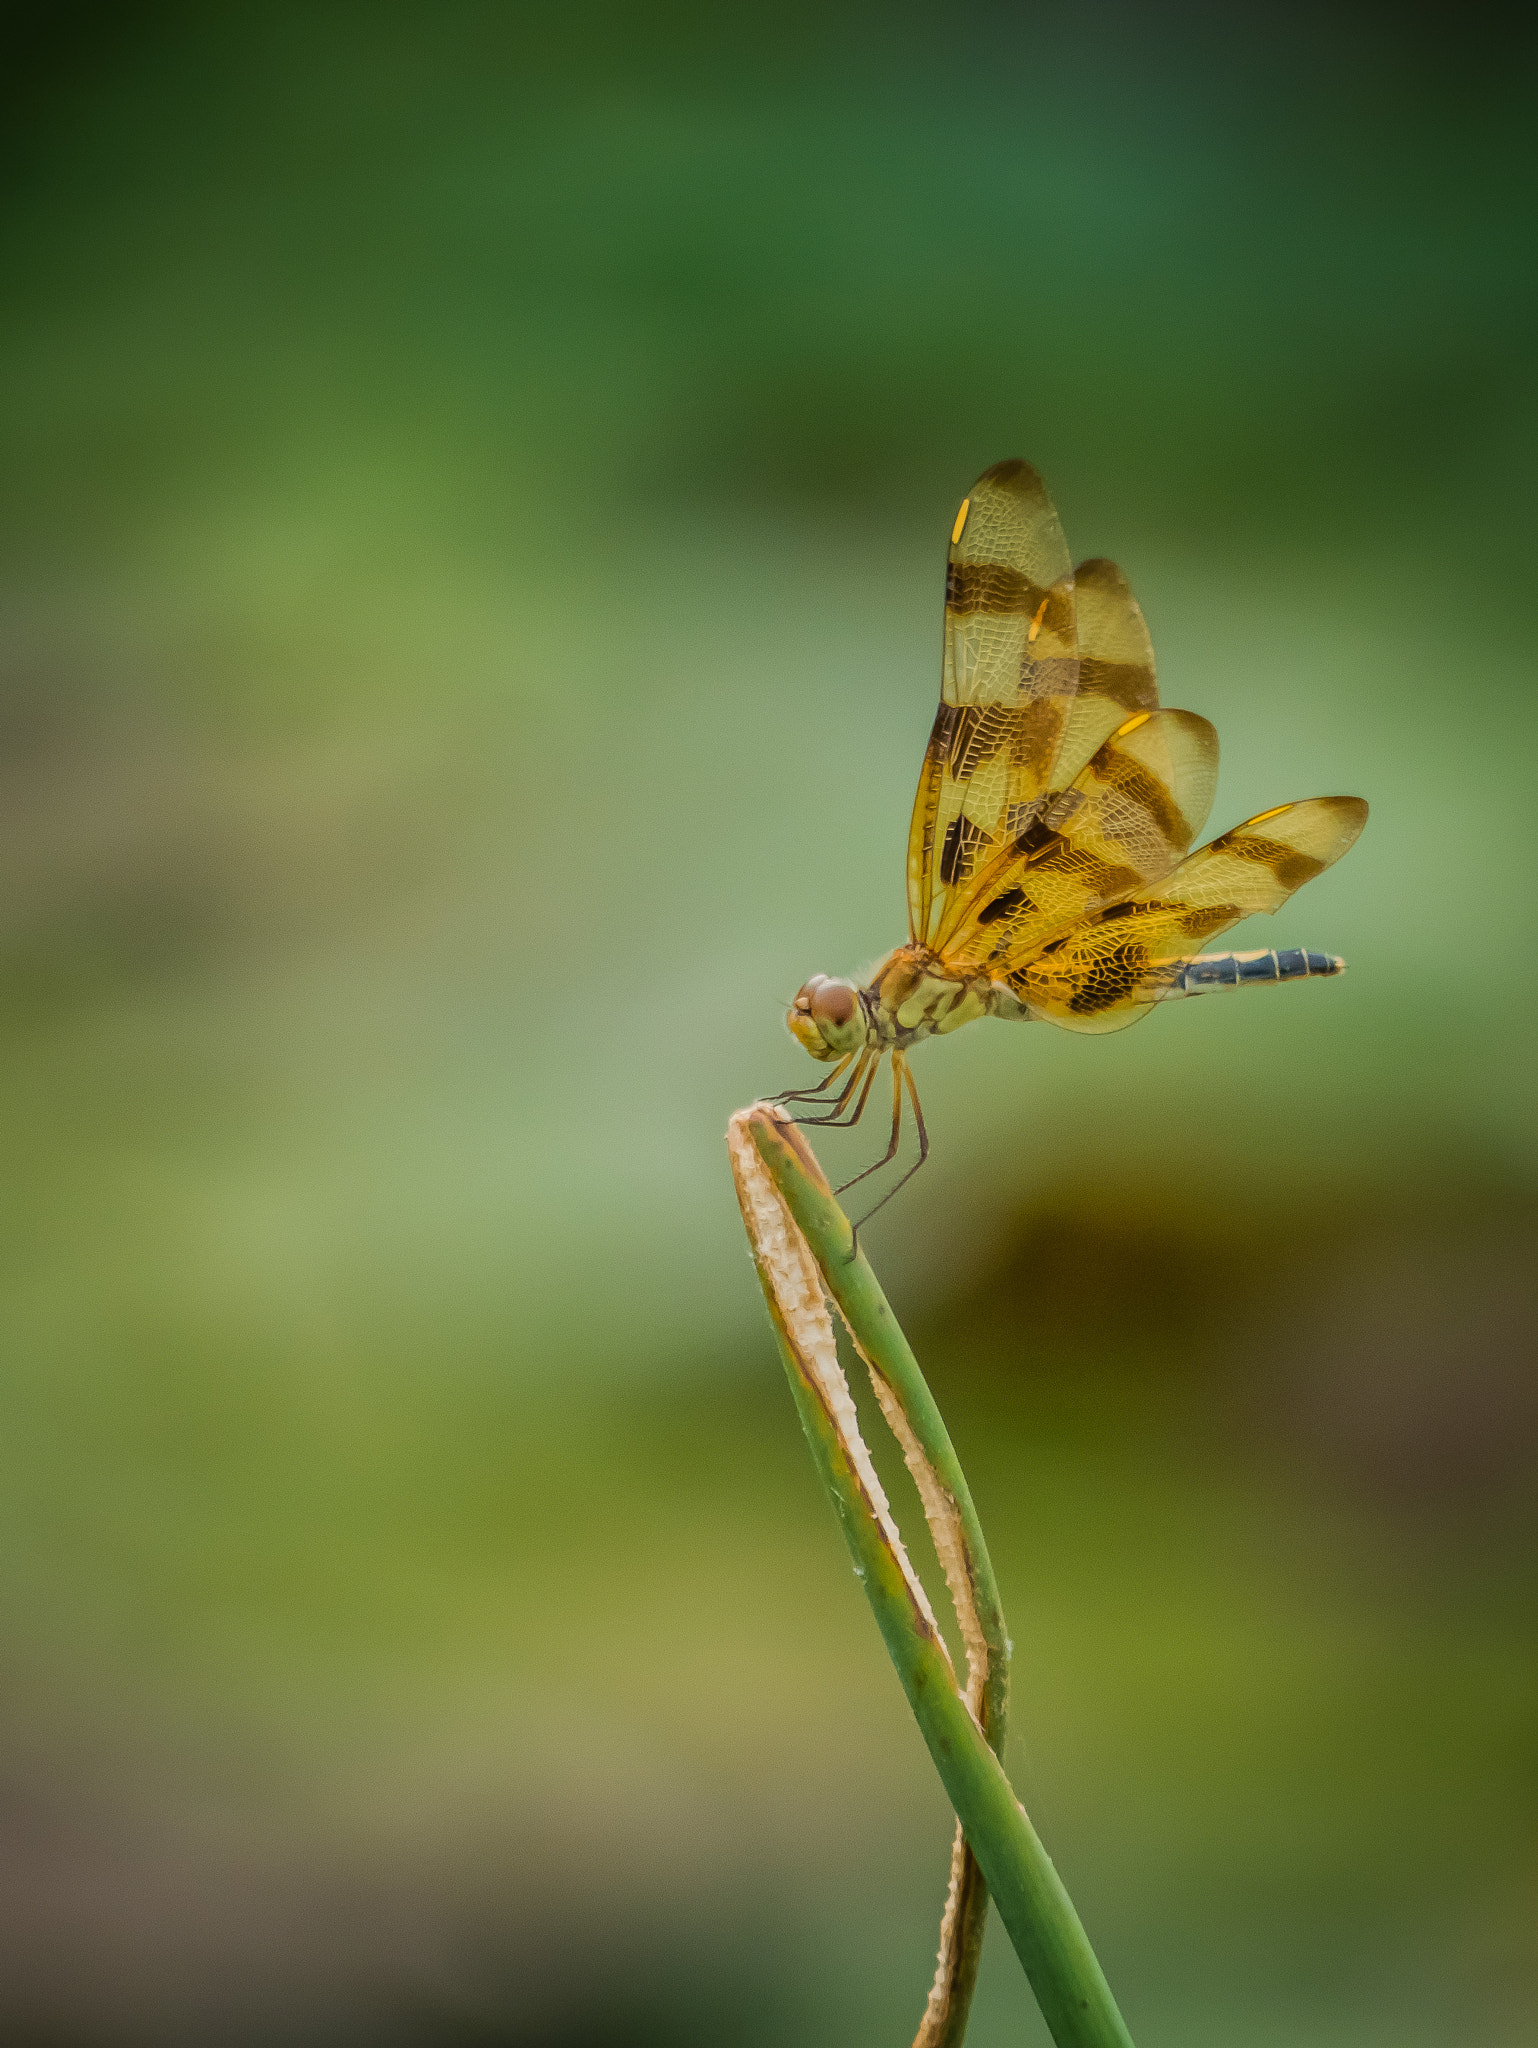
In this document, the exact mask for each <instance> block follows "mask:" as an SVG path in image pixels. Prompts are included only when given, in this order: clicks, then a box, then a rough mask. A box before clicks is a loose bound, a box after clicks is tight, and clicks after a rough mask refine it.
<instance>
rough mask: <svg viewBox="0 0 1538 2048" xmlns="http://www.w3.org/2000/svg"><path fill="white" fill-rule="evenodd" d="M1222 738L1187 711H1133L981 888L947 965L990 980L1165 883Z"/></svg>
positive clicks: (1197, 812)
mask: <svg viewBox="0 0 1538 2048" xmlns="http://www.w3.org/2000/svg"><path fill="white" fill-rule="evenodd" d="M1217 773H1218V736H1217V734H1216V733H1215V732H1214V731H1213V729H1212V727H1211V726H1210V725H1209V724H1208V723H1207V721H1206V719H1205V718H1198V717H1197V716H1196V714H1195V713H1194V712H1192V711H1154V712H1148V711H1141V712H1139V713H1137V715H1136V716H1135V717H1133V718H1131V719H1128V720H1127V721H1126V722H1125V723H1124V724H1123V725H1121V726H1120V727H1119V728H1118V729H1117V731H1116V732H1114V733H1113V734H1112V736H1111V737H1110V739H1108V740H1106V741H1105V743H1104V744H1103V745H1102V746H1101V747H1099V748H1098V749H1097V750H1096V752H1095V753H1094V755H1093V756H1092V757H1091V759H1090V761H1089V762H1088V764H1087V765H1086V766H1085V767H1084V768H1083V769H1082V770H1081V771H1080V773H1079V774H1078V775H1077V776H1076V777H1075V779H1074V781H1073V782H1072V783H1071V784H1070V785H1069V787H1068V788H1067V789H1065V790H1061V791H1059V792H1057V793H1056V794H1055V795H1053V796H1051V797H1049V798H1048V799H1047V801H1046V803H1045V804H1044V805H1043V806H1042V807H1041V810H1040V812H1039V813H1038V815H1037V816H1036V817H1035V818H1033V819H1032V821H1031V823H1030V824H1029V825H1028V826H1027V827H1026V828H1025V830H1024V831H1023V832H1022V833H1021V834H1020V835H1019V837H1018V838H1017V839H1016V840H1014V841H1013V842H1012V843H1011V845H1010V846H1009V847H1008V848H1007V850H1006V851H1005V853H1004V854H1003V855H1002V856H1001V857H1000V858H999V859H997V860H996V861H995V862H994V864H993V865H992V866H991V867H990V868H989V869H988V870H987V872H986V873H985V874H984V875H983V876H982V877H981V879H980V882H979V886H978V887H977V888H976V890H975V891H974V892H973V895H972V897H971V900H970V901H969V902H968V903H967V904H965V905H964V906H963V908H962V913H961V916H960V918H959V921H958V923H957V925H956V928H955V930H954V932H953V933H950V934H946V935H944V936H943V939H942V945H943V950H944V954H945V957H946V959H947V960H948V961H951V962H954V963H957V964H964V965H966V966H968V967H973V968H982V969H985V970H986V971H987V972H988V973H989V974H990V975H991V976H992V977H993V978H994V979H995V980H998V979H1002V978H1004V977H1006V976H1007V975H1008V973H1009V971H1010V969H1011V968H1012V967H1013V966H1016V965H1018V964H1019V963H1020V962H1021V961H1023V960H1025V959H1027V958H1028V957H1029V956H1030V955H1032V954H1034V953H1036V952H1038V951H1039V950H1040V948H1041V947H1042V946H1043V945H1045V944H1046V942H1047V941H1048V940H1049V939H1051V938H1053V937H1054V936H1056V935H1057V934H1058V933H1060V932H1063V931H1066V930H1067V929H1068V928H1069V927H1070V926H1071V925H1074V924H1078V923H1080V922H1081V921H1082V920H1083V919H1084V918H1086V917H1088V916H1090V915H1091V914H1092V913H1093V912H1095V911H1097V910H1099V909H1101V908H1102V907H1104V906H1105V905H1107V904H1111V903H1115V902H1118V901H1119V900H1121V899H1122V898H1124V897H1125V896H1127V895H1128V894H1129V893H1130V892H1131V891H1132V890H1135V889H1138V888H1140V887H1142V886H1143V884H1144V883H1147V882H1152V881H1156V880H1157V879H1158V878H1159V877H1160V876H1161V875H1167V874H1168V873H1169V871H1170V870H1171V868H1173V867H1174V866H1175V864H1176V862H1177V861H1178V860H1179V859H1180V857H1181V855H1182V854H1183V853H1184V852H1185V850H1186V848H1187V847H1188V846H1189V845H1190V843H1191V841H1192V840H1193V839H1194V838H1195V837H1196V835H1197V833H1198V832H1199V831H1200V830H1201V828H1202V826H1203V825H1204V824H1205V823H1206V821H1207V813H1208V811H1209V810H1210V809H1211V806H1212V792H1213V788H1214V785H1215V784H1216V781H1217Z"/></svg>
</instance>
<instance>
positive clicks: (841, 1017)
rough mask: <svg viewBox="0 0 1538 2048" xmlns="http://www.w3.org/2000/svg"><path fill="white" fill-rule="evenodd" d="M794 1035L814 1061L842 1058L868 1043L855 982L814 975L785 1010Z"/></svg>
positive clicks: (786, 1018)
mask: <svg viewBox="0 0 1538 2048" xmlns="http://www.w3.org/2000/svg"><path fill="white" fill-rule="evenodd" d="M785 1022H786V1023H787V1024H788V1025H789V1026H790V1029H791V1035H792V1036H793V1037H794V1038H797V1039H799V1040H800V1042H801V1044H802V1045H804V1046H805V1047H806V1049H807V1051H808V1052H809V1053H810V1054H811V1055H812V1058H813V1059H814V1060H841V1059H843V1057H844V1056H845V1054H846V1053H851V1052H857V1051H858V1050H859V1048H860V1047H861V1046H862V1045H863V1044H864V1043H865V1016H864V1013H863V1011H862V1010H861V1008H860V992H859V990H858V989H857V988H856V987H855V985H854V983H853V982H852V981H834V980H833V979H832V978H831V977H830V976H828V975H826V974H814V975H813V976H812V978H811V980H810V981H809V982H808V983H807V984H806V986H805V988H803V989H802V990H801V991H800V992H799V994H798V995H797V997H796V1000H795V1001H794V1002H793V1003H792V1004H791V1006H790V1008H789V1009H788V1010H787V1011H786V1012H785Z"/></svg>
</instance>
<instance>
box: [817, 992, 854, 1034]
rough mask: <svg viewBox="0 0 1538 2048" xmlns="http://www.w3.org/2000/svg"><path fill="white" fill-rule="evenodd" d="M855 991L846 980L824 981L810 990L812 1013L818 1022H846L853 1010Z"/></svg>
mask: <svg viewBox="0 0 1538 2048" xmlns="http://www.w3.org/2000/svg"><path fill="white" fill-rule="evenodd" d="M855 1001H856V997H855V992H854V990H853V989H852V988H851V987H850V986H849V984H848V982H847V981H825V982H824V983H823V984H822V986H821V987H820V988H814V989H813V990H812V1015H813V1016H814V1017H815V1018H816V1019H817V1021H818V1023H819V1024H847V1023H848V1022H849V1020H850V1018H851V1017H852V1016H853V1015H854V1011H855Z"/></svg>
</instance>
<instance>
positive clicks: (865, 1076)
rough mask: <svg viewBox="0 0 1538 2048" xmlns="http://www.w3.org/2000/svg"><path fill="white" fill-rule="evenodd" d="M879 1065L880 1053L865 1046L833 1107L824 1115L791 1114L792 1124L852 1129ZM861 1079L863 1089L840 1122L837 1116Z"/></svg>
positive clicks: (859, 1115) (860, 1112) (847, 1102)
mask: <svg viewBox="0 0 1538 2048" xmlns="http://www.w3.org/2000/svg"><path fill="white" fill-rule="evenodd" d="M880 1065H881V1054H880V1053H879V1052H873V1051H872V1049H871V1048H870V1047H869V1046H867V1047H866V1049H865V1050H864V1052H862V1053H861V1054H860V1056H859V1058H858V1059H857V1060H856V1061H855V1068H854V1072H853V1073H852V1074H851V1075H850V1076H849V1079H848V1081H847V1082H846V1083H845V1084H844V1092H843V1094H842V1095H841V1096H840V1097H839V1098H838V1101H837V1102H835V1103H834V1105H833V1107H832V1108H831V1109H830V1110H829V1112H828V1114H827V1115H826V1116H793V1117H792V1118H791V1122H792V1123H793V1124H824V1125H831V1126H832V1127H833V1128H834V1129H836V1130H840V1131H848V1130H852V1129H853V1128H854V1126H855V1125H856V1124H857V1123H858V1122H859V1121H860V1118H861V1117H862V1116H863V1115H864V1114H865V1102H866V1098H867V1096H868V1095H869V1094H870V1087H871V1083H872V1081H874V1080H875V1078H876V1069H877V1068H878V1067H879V1066H880ZM862 1081H863V1082H864V1083H865V1086H864V1088H863V1089H861V1092H860V1099H859V1101H858V1102H856V1103H855V1106H854V1108H853V1109H852V1110H850V1113H849V1116H848V1119H847V1121H845V1122H843V1123H840V1122H839V1118H840V1117H841V1116H843V1113H844V1111H845V1110H846V1109H847V1108H848V1107H849V1101H850V1098H851V1096H853V1094H854V1091H855V1090H856V1088H859V1086H860V1083H861V1082H862Z"/></svg>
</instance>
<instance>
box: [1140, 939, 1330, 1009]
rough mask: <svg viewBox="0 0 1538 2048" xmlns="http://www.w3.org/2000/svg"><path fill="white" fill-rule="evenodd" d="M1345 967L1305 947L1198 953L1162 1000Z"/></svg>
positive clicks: (1184, 965) (1297, 978) (1311, 975)
mask: <svg viewBox="0 0 1538 2048" xmlns="http://www.w3.org/2000/svg"><path fill="white" fill-rule="evenodd" d="M1345 966H1346V963H1345V961H1344V960H1342V959H1339V958H1338V957H1337V956H1336V955H1335V954H1334V953H1311V952H1309V951H1308V950H1307V949H1306V948H1304V947H1302V946H1286V947H1282V948H1280V949H1279V948H1277V947H1275V946H1272V947H1270V948H1269V949H1268V950H1267V951H1265V952H1260V953H1198V954H1197V955H1196V957H1195V958H1194V959H1192V960H1187V961H1185V962H1183V963H1182V965H1181V966H1180V968H1179V970H1178V971H1177V972H1176V974H1175V976H1174V978H1173V980H1172V981H1171V982H1170V985H1169V987H1168V988H1167V989H1165V990H1164V992H1163V999H1164V1000H1165V1001H1166V1002H1168V1001H1170V1000H1171V999H1172V998H1173V997H1176V996H1202V995H1206V994H1207V993H1208V992H1209V990H1212V989H1218V988H1247V987H1248V986H1249V985H1250V983H1251V982H1260V981H1305V980H1313V979H1315V978H1317V977H1318V976H1320V975H1331V974H1341V973H1343V972H1344V971H1345Z"/></svg>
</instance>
